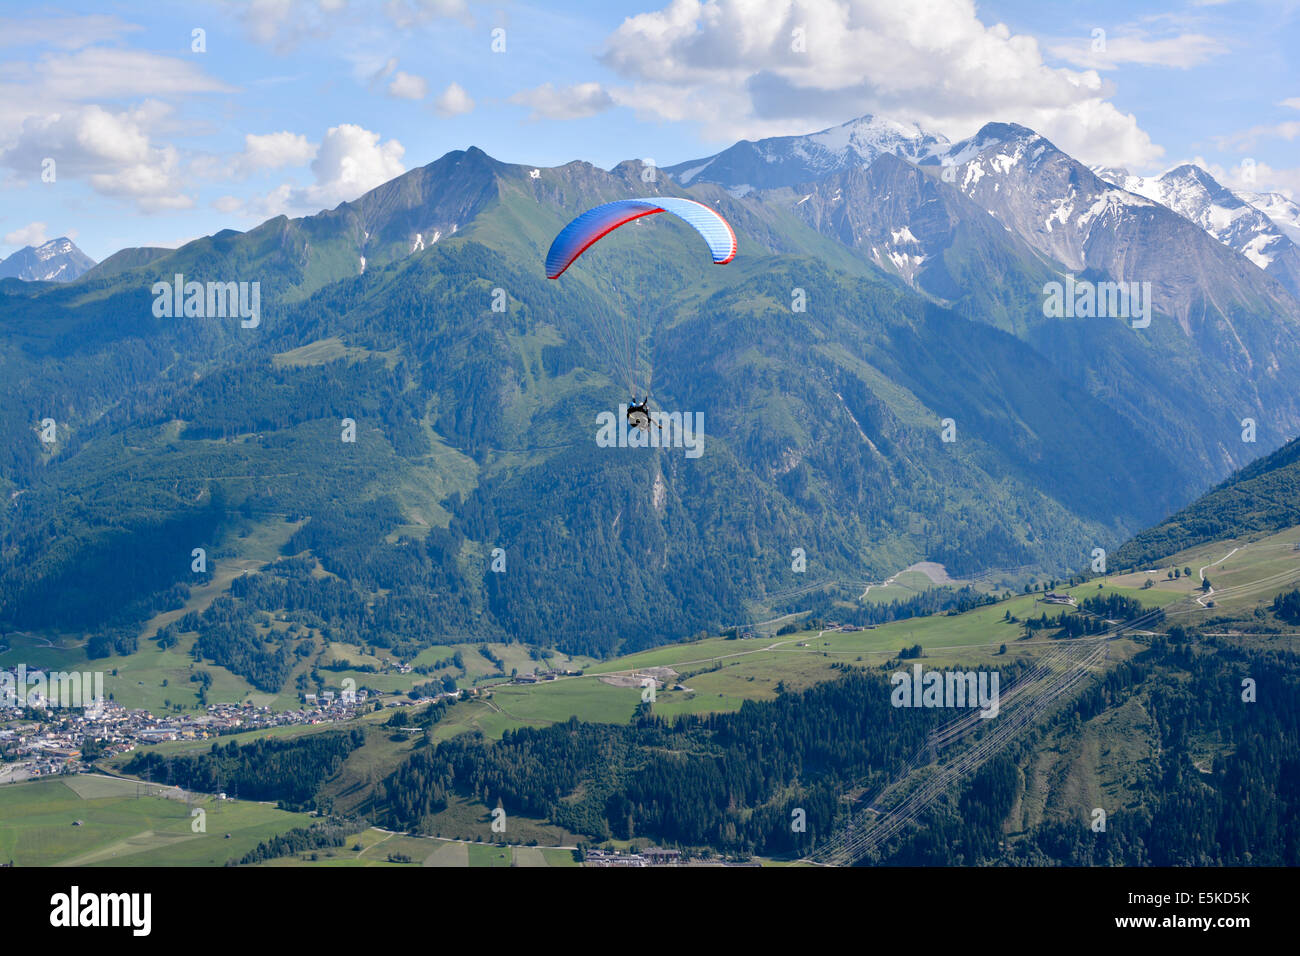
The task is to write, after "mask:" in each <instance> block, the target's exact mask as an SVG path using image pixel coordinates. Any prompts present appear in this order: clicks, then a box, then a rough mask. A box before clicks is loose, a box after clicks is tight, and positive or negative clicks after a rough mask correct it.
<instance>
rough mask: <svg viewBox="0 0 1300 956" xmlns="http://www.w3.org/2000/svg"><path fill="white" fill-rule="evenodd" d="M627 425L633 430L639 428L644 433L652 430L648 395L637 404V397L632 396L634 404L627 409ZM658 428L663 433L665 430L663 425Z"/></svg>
mask: <svg viewBox="0 0 1300 956" xmlns="http://www.w3.org/2000/svg"><path fill="white" fill-rule="evenodd" d="M627 423H628V424H629V425H631V426H632V427H633V428H639V429H641V430H642V431H649V430H650V396H649V395H647V396H646V397H645V398H644V399H643V400H642V401H641V402H640V403H638V402H637V400H636V396H635V395H633V396H632V404H631V405H629V406H628V407H627ZM656 424H658V423H656ZM658 427H659V429H660V430H661V431H662V430H663V426H662V425H658Z"/></svg>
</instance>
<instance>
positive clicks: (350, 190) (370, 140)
mask: <svg viewBox="0 0 1300 956" xmlns="http://www.w3.org/2000/svg"><path fill="white" fill-rule="evenodd" d="M405 152H406V149H405V148H404V147H403V146H402V144H401V143H399V142H398V141H397V140H395V139H390V140H389V141H388V142H386V143H381V142H380V141H379V134H378V133H372V132H371V131H370V130H368V129H363V128H362V127H360V126H356V125H354V124H352V123H344V124H342V125H340V126H331V127H330V128H329V130H328V131H327V132H326V133H325V139H324V140H323V141H322V142H321V145H320V149H319V150H318V151H317V153H316V158H315V159H314V160H313V161H312V164H311V171H312V173H313V174H314V175H315V177H316V182H315V183H313V184H312V185H310V186H308V187H306V188H305V189H301V190H292V191H291V192H290V193H289V202H290V204H291V205H292V206H294V207H299V208H303V209H310V210H311V211H313V212H314V211H316V210H318V209H322V208H328V207H332V206H337V205H338V204H339V203H341V202H346V201H347V200H349V199H356V198H357V197H358V196H360V195H361V194H362V193H364V192H367V191H369V190H371V189H374V188H375V187H376V186H378V185H380V184H381V183H386V182H388V180H390V179H392V178H394V177H396V176H400V175H401V174H402V173H404V172H406V166H405V165H404V164H403V163H402V155H403V154H404V153H405Z"/></svg>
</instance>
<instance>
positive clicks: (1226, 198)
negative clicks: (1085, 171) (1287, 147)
mask: <svg viewBox="0 0 1300 956" xmlns="http://www.w3.org/2000/svg"><path fill="white" fill-rule="evenodd" d="M1094 171H1095V172H1096V173H1097V175H1098V176H1100V177H1101V178H1102V179H1104V180H1106V181H1107V182H1110V183H1114V184H1115V185H1116V186H1119V187H1120V188H1121V189H1126V190H1128V191H1129V192H1131V193H1136V194H1137V195H1139V196H1145V197H1147V198H1148V199H1152V200H1154V201H1155V202H1158V203H1160V204H1161V205H1162V206H1166V207H1168V208H1169V209H1172V210H1173V211H1174V212H1176V213H1178V214H1179V215H1180V216H1184V217H1186V218H1187V219H1190V220H1191V221H1192V222H1194V223H1196V224H1197V225H1198V226H1200V227H1201V228H1202V229H1204V230H1205V231H1206V232H1208V233H1209V234H1210V235H1212V236H1213V237H1214V238H1215V239H1218V240H1219V241H1220V242H1221V243H1223V244H1224V245H1225V246H1227V247H1228V248H1230V249H1233V250H1235V251H1237V252H1239V253H1241V254H1242V255H1243V256H1245V257H1246V258H1247V259H1249V260H1250V261H1251V262H1253V263H1255V265H1257V266H1259V267H1260V268H1261V269H1263V270H1264V271H1265V272H1267V273H1268V274H1269V275H1271V276H1274V277H1275V278H1276V279H1277V280H1278V281H1279V282H1281V283H1282V284H1283V285H1284V286H1286V288H1287V289H1288V290H1289V291H1290V292H1291V293H1292V294H1293V295H1297V296H1300V247H1297V246H1296V244H1295V242H1294V241H1292V236H1291V235H1289V234H1288V233H1287V230H1286V228H1284V227H1283V226H1282V225H1280V224H1278V223H1275V222H1274V221H1273V220H1272V219H1271V218H1270V217H1269V215H1268V213H1267V212H1266V211H1265V209H1264V208H1259V207H1258V206H1257V205H1255V202H1261V203H1263V204H1264V206H1265V208H1268V207H1270V206H1271V207H1272V208H1273V209H1274V211H1275V213H1276V214H1277V215H1278V216H1279V218H1281V219H1282V220H1283V222H1287V221H1288V214H1289V212H1290V210H1289V209H1288V208H1287V207H1286V205H1285V203H1286V199H1285V197H1282V196H1278V195H1277V194H1276V193H1273V194H1267V195H1266V196H1263V197H1261V198H1260V199H1257V200H1255V201H1254V202H1252V201H1251V200H1249V199H1247V198H1245V197H1244V196H1241V195H1238V194H1237V193H1234V192H1233V191H1232V190H1230V189H1228V188H1227V187H1226V186H1223V185H1220V184H1219V182H1218V181H1217V180H1215V178H1214V177H1213V176H1211V175H1210V174H1209V173H1208V172H1206V171H1205V170H1204V169H1202V168H1201V167H1199V166H1194V165H1192V164H1190V163H1188V164H1184V165H1182V166H1178V167H1175V168H1174V169H1171V170H1169V171H1168V172H1167V173H1165V174H1164V175H1162V176H1156V177H1150V178H1143V177H1141V176H1133V175H1131V174H1129V172H1128V171H1127V170H1124V169H1109V168H1097V169H1095V170H1094ZM1279 200H1280V202H1279Z"/></svg>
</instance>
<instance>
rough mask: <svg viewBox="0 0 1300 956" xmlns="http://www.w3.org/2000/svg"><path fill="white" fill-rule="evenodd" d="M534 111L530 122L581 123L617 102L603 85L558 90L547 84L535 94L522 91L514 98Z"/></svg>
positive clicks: (535, 90) (585, 84)
mask: <svg viewBox="0 0 1300 956" xmlns="http://www.w3.org/2000/svg"><path fill="white" fill-rule="evenodd" d="M510 102H511V103H518V104H520V105H521V106H527V107H528V108H529V109H531V110H532V111H533V112H532V115H531V116H530V117H529V118H530V119H539V118H541V119H562V120H564V119H580V118H582V117H585V116H594V115H596V114H597V113H600V112H603V111H605V110H607V109H609V108H610V107H612V106H614V105H615V104H614V98H613V97H612V96H611V95H610V94H609V91H607V90H606V89H605V88H604V87H603V86H601V85H600V84H599V83H575V84H573V85H572V86H564V87H556V86H555V85H554V84H552V83H543V84H542V85H541V86H538V87H534V88H533V89H531V90H521V91H520V92H518V93H516V94H515V95H514V96H512V97H510Z"/></svg>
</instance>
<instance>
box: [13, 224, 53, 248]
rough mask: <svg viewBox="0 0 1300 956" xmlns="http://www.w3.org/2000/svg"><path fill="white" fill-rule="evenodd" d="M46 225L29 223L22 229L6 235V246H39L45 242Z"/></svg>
mask: <svg viewBox="0 0 1300 956" xmlns="http://www.w3.org/2000/svg"><path fill="white" fill-rule="evenodd" d="M46 228H47V227H46V225H45V223H43V222H29V223H28V224H27V225H25V226H23V227H22V228H21V229H15V230H14V231H13V232H7V233H5V239H4V242H5V245H6V246H39V245H40V244H41V243H42V242H44V241H45V239H46V235H45V230H46Z"/></svg>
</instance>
